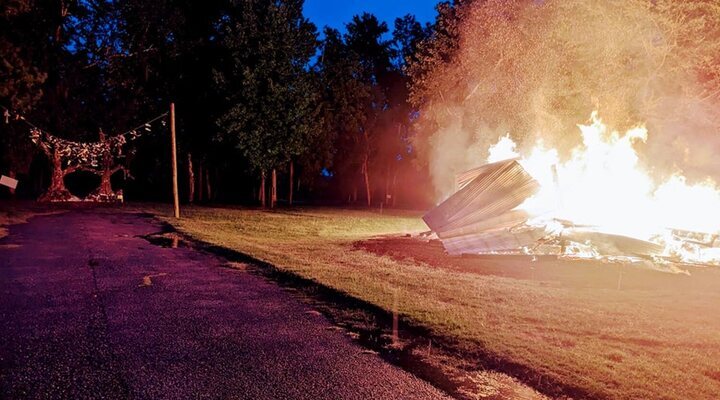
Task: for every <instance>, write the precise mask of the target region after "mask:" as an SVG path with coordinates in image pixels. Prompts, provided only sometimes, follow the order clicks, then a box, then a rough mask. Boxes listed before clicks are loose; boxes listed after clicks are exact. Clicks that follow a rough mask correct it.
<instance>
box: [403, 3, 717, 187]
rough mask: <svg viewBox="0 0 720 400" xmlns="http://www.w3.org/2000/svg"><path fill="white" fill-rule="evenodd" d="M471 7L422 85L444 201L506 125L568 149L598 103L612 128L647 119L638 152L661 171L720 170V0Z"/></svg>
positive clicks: (425, 122) (435, 175)
mask: <svg viewBox="0 0 720 400" xmlns="http://www.w3.org/2000/svg"><path fill="white" fill-rule="evenodd" d="M460 4H461V6H460V7H467V8H466V9H465V10H464V12H463V13H462V20H461V23H460V29H459V49H458V51H457V52H456V53H455V55H454V57H453V59H452V61H451V62H446V63H440V64H439V65H438V66H437V67H436V68H434V69H433V70H432V71H431V72H430V73H429V74H427V76H425V77H424V80H422V82H420V83H418V84H417V85H416V86H417V87H416V88H414V90H415V91H416V93H417V94H418V95H419V96H421V97H423V99H424V100H423V104H424V107H423V109H422V112H421V115H422V118H421V121H420V124H421V131H423V132H424V134H425V137H424V140H426V141H427V146H425V147H424V149H425V156H426V157H427V162H428V165H429V168H430V172H431V177H432V179H433V184H434V186H435V189H436V192H437V193H436V194H437V198H438V200H440V199H442V198H443V197H445V196H447V195H448V194H449V193H450V192H451V191H452V188H453V177H454V174H455V173H457V172H461V171H464V170H467V169H469V168H472V167H475V166H478V165H480V164H483V163H484V162H485V160H486V158H487V149H488V147H489V146H490V145H491V144H492V143H495V142H497V140H498V138H499V137H500V136H503V135H505V134H510V136H511V137H512V138H513V139H514V140H515V141H516V142H518V143H519V146H520V150H521V151H522V149H523V148H526V147H529V146H532V145H534V144H535V143H536V141H537V140H538V139H541V140H543V142H544V143H545V144H546V145H548V146H553V147H556V148H557V149H558V150H559V151H560V154H561V155H562V156H568V155H569V153H570V150H571V149H572V148H573V147H575V146H577V145H578V144H579V143H580V134H579V130H578V128H577V124H582V123H585V122H587V121H588V119H589V117H590V114H591V113H592V111H593V110H597V111H598V112H599V116H600V118H602V119H603V121H605V122H606V123H607V124H608V125H609V126H610V127H612V128H613V129H617V130H620V131H624V130H626V129H629V128H632V127H634V126H637V125H640V124H644V125H645V126H647V128H648V131H649V138H648V141H647V143H646V144H641V145H639V147H638V151H639V153H640V154H641V159H642V163H643V165H644V167H645V168H646V169H648V170H649V171H651V172H652V174H653V176H654V177H656V179H662V178H664V177H667V176H668V175H670V174H672V173H675V172H680V171H681V172H683V173H684V174H685V175H687V176H688V177H689V178H690V179H696V180H697V179H704V178H705V177H708V176H711V177H713V178H715V179H719V178H720V158H719V157H716V156H715V155H716V154H719V153H720V140H718V139H719V138H720V136H719V135H718V127H720V112H719V111H720V107H719V104H718V94H720V5H718V4H717V2H715V1H712V0H707V1H694V2H674V1H670V0H656V1H644V0H627V1H603V2H595V1H591V2H588V1H583V0H562V1H561V0H554V1H553V0H548V1H507V0H506V1H501V0H488V1H482V2H479V1H475V2H467V1H466V2H461V3H460Z"/></svg>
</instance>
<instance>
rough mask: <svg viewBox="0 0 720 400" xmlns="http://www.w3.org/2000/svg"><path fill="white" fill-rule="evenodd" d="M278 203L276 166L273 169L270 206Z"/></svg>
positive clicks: (272, 206) (273, 206)
mask: <svg viewBox="0 0 720 400" xmlns="http://www.w3.org/2000/svg"><path fill="white" fill-rule="evenodd" d="M276 203H277V173H276V171H275V168H273V170H272V188H271V190H270V208H275V204H276Z"/></svg>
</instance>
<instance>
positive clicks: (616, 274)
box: [353, 237, 720, 291]
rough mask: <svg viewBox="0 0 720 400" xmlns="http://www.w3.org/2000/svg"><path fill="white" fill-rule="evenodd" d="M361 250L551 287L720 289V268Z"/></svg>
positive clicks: (417, 249) (392, 242)
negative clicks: (681, 271) (666, 268)
mask: <svg viewBox="0 0 720 400" xmlns="http://www.w3.org/2000/svg"><path fill="white" fill-rule="evenodd" d="M353 247H354V248H355V249H360V250H364V251H368V252H371V253H375V254H378V255H382V256H387V257H391V258H393V259H395V260H399V261H405V260H408V261H413V262H420V263H423V264H426V265H428V266H430V267H434V268H442V269H446V270H452V271H457V272H465V273H473V274H480V275H493V276H501V277H507V278H513V279H521V280H533V281H540V282H545V283H546V284H548V285H553V286H562V287H575V288H589V287H592V288H601V289H615V290H618V289H619V290H658V289H669V290H673V291H678V290H687V291H697V290H716V288H717V287H718V285H720V268H716V267H707V268H700V267H697V268H691V269H690V276H687V275H676V274H668V273H663V272H658V271H652V270H647V269H643V268H639V267H637V266H633V265H629V264H623V263H610V262H603V261H600V260H565V259H558V258H557V257H556V256H543V257H533V256H524V255H518V256H493V255H488V256H479V255H478V256H450V255H448V254H447V253H445V250H444V249H443V247H442V244H441V243H440V241H437V240H430V241H427V240H422V239H418V238H415V237H413V238H408V237H385V238H378V239H370V240H363V241H358V242H355V243H353Z"/></svg>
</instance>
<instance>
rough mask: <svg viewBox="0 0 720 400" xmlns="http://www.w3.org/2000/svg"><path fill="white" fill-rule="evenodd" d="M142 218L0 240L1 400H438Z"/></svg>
mask: <svg viewBox="0 0 720 400" xmlns="http://www.w3.org/2000/svg"><path fill="white" fill-rule="evenodd" d="M159 230H160V226H159V225H158V224H157V223H155V222H154V221H152V220H151V219H148V218H145V217H142V216H140V215H132V214H121V213H109V212H107V211H72V212H69V213H65V214H57V215H48V216H40V217H35V218H33V219H31V220H30V223H28V224H23V225H17V226H14V227H11V229H10V235H9V236H8V237H6V238H4V239H2V240H0V398H1V399H73V400H74V399H126V398H130V399H221V398H222V399H437V398H445V395H444V394H442V393H441V392H439V391H438V390H436V389H435V388H433V387H432V386H430V385H429V384H427V383H426V382H424V381H422V380H419V379H417V378H416V377H414V376H413V375H411V374H409V373H407V372H405V371H403V370H401V369H399V368H397V367H395V366H393V365H390V364H388V363H386V362H385V361H383V360H382V359H381V358H380V357H378V356H377V355H374V354H368V353H367V352H363V349H362V348H361V347H360V346H358V345H356V344H354V343H353V342H352V340H351V339H350V338H348V337H347V336H346V335H345V334H343V333H342V332H340V331H337V330H333V329H331V328H332V326H331V324H330V323H329V322H328V321H327V320H326V319H325V318H324V317H322V316H321V315H319V314H317V313H314V312H312V310H311V309H310V308H309V307H308V306H307V305H304V304H302V303H301V302H300V301H298V300H297V299H294V298H293V297H291V296H290V295H289V294H288V293H286V292H284V291H283V290H282V289H280V288H279V287H277V286H275V285H274V284H272V283H270V282H267V281H265V280H264V279H262V278H261V277H258V276H255V275H252V274H250V273H246V272H243V271H240V270H235V269H230V268H224V267H223V265H224V261H223V260H222V259H219V258H217V257H215V256H212V255H208V254H205V253H201V252H198V251H196V250H194V249H192V248H177V249H172V248H162V247H159V246H155V245H152V244H150V243H148V242H147V241H146V240H144V239H142V238H139V237H137V236H138V235H146V234H149V233H153V232H157V231H159Z"/></svg>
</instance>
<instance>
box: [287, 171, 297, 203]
mask: <svg viewBox="0 0 720 400" xmlns="http://www.w3.org/2000/svg"><path fill="white" fill-rule="evenodd" d="M294 186H295V163H293V162H292V161H290V193H289V194H288V205H289V206H291V207H292V204H293V190H294V189H295V187H294Z"/></svg>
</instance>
